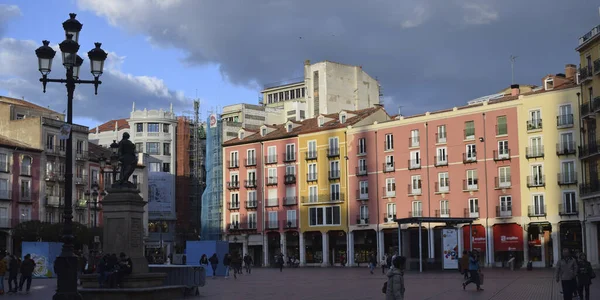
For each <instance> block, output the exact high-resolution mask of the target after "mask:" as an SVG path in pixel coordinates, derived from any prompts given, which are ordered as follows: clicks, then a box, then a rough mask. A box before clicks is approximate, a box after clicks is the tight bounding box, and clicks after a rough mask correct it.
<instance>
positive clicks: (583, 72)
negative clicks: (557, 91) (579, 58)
mask: <svg viewBox="0 0 600 300" xmlns="http://www.w3.org/2000/svg"><path fill="white" fill-rule="evenodd" d="M593 74H594V69H593V68H592V66H585V67H581V66H580V67H579V82H581V83H584V82H586V81H588V80H592V77H593Z"/></svg>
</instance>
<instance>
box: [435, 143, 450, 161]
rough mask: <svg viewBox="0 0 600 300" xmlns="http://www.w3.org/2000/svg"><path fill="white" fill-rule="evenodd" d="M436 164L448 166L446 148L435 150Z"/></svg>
mask: <svg viewBox="0 0 600 300" xmlns="http://www.w3.org/2000/svg"><path fill="white" fill-rule="evenodd" d="M436 163H437V164H438V165H447V164H448V149H447V148H446V147H440V148H437V157H436Z"/></svg>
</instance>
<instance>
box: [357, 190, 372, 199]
mask: <svg viewBox="0 0 600 300" xmlns="http://www.w3.org/2000/svg"><path fill="white" fill-rule="evenodd" d="M356 200H359V201H366V200H369V189H366V193H362V192H361V190H360V189H357V190H356Z"/></svg>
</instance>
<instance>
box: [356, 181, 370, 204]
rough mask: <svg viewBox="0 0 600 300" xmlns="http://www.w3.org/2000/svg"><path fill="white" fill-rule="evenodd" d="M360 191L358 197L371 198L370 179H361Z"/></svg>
mask: <svg viewBox="0 0 600 300" xmlns="http://www.w3.org/2000/svg"><path fill="white" fill-rule="evenodd" d="M358 186H359V188H358V192H359V196H358V197H359V198H358V199H369V182H368V181H366V180H365V181H361V182H359V183H358Z"/></svg>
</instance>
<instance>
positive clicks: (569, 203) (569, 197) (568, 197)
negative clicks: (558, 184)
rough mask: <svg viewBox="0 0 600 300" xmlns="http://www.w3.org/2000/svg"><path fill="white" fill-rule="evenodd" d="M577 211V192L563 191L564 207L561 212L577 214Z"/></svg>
mask: <svg viewBox="0 0 600 300" xmlns="http://www.w3.org/2000/svg"><path fill="white" fill-rule="evenodd" d="M577 212H578V209H577V198H576V197H575V192H564V193H563V209H562V211H561V213H563V214H576V213H577Z"/></svg>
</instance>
